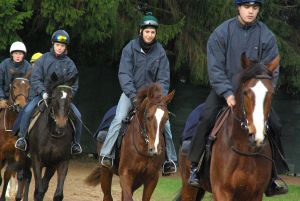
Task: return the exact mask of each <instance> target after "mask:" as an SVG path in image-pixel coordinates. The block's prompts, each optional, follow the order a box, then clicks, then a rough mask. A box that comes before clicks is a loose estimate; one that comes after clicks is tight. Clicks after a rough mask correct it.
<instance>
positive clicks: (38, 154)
mask: <svg viewBox="0 0 300 201" xmlns="http://www.w3.org/2000/svg"><path fill="white" fill-rule="evenodd" d="M52 77H55V78H52ZM51 78H52V80H54V81H55V80H57V77H56V76H51ZM67 80H68V79H67ZM75 80H76V78H72V79H71V80H68V81H65V80H58V81H55V82H54V84H53V85H52V87H50V88H49V89H48V90H47V91H49V92H50V94H51V96H50V102H49V104H48V107H46V108H45V110H44V111H43V112H42V113H41V114H40V116H39V118H38V119H37V121H36V123H35V124H34V126H33V128H32V129H31V130H30V131H29V153H30V155H31V159H32V167H33V172H34V178H35V191H34V200H35V201H41V200H43V199H44V196H45V193H46V192H47V190H48V186H49V181H50V179H51V178H52V176H53V175H54V173H55V172H56V171H57V187H56V191H55V194H54V197H53V200H55V201H60V200H63V187H64V181H65V178H66V175H67V172H68V164H69V160H70V158H71V143H72V139H73V132H74V129H73V126H72V123H71V121H70V118H69V114H70V112H71V100H72V88H71V87H70V86H71V85H72V84H73V83H74V81H75ZM43 167H45V172H44V175H42V169H43Z"/></svg>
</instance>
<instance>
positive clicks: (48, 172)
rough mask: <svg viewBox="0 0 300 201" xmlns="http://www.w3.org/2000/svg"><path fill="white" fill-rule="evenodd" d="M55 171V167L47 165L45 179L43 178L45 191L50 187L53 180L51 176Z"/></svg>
mask: <svg viewBox="0 0 300 201" xmlns="http://www.w3.org/2000/svg"><path fill="white" fill-rule="evenodd" d="M54 173H55V168H50V167H46V170H45V173H44V176H43V179H42V184H43V190H44V191H45V192H47V190H48V187H49V182H50V180H51V178H52V177H53V175H54Z"/></svg>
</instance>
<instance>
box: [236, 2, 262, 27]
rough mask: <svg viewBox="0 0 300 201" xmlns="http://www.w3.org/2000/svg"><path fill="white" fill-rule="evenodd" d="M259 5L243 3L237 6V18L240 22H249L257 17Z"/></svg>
mask: <svg viewBox="0 0 300 201" xmlns="http://www.w3.org/2000/svg"><path fill="white" fill-rule="evenodd" d="M259 8H260V7H259V5H258V4H254V5H250V4H243V5H240V6H238V12H239V20H240V22H241V23H242V24H251V23H252V22H254V21H255V20H256V18H257V15H258V12H259Z"/></svg>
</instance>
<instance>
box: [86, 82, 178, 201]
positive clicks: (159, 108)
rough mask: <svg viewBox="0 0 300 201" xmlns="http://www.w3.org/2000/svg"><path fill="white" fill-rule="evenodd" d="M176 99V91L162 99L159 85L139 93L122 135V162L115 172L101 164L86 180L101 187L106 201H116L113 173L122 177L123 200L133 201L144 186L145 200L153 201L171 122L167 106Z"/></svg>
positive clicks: (120, 158)
mask: <svg viewBox="0 0 300 201" xmlns="http://www.w3.org/2000/svg"><path fill="white" fill-rule="evenodd" d="M173 96H174V91H173V92H171V93H169V94H168V95H166V96H163V93H162V89H161V86H160V84H158V83H152V84H151V85H149V86H148V87H147V88H145V89H142V90H140V91H139V92H138V95H137V97H138V98H137V107H136V110H135V113H134V115H133V117H132V119H131V121H130V123H129V125H128V127H127V129H126V131H125V133H124V135H123V139H122V143H121V148H120V150H119V160H117V159H116V162H115V163H114V167H113V168H112V169H108V168H106V167H102V166H101V164H100V163H99V164H98V166H97V167H96V168H95V169H94V170H93V171H92V172H91V173H90V175H89V176H88V177H87V178H86V180H85V181H86V183H87V184H88V185H91V186H96V185H97V184H99V183H101V188H102V191H103V193H104V197H103V200H104V201H112V200H113V199H112V195H111V183H112V177H113V173H115V174H117V175H119V177H120V184H121V188H122V200H126V201H129V200H133V197H132V196H133V193H134V191H135V190H136V189H137V188H139V187H140V186H142V185H143V186H144V189H143V198H142V200H143V201H149V200H150V198H151V195H152V193H153V191H154V189H155V187H156V185H157V182H158V179H159V171H160V168H161V167H162V164H163V161H164V158H165V142H164V136H163V129H164V125H165V123H166V121H167V120H168V118H169V113H168V109H167V104H168V103H170V101H171V100H172V98H173ZM101 147H102V144H101V143H99V142H98V145H97V152H98V154H99V153H100V150H101ZM99 159H101V157H100V155H99Z"/></svg>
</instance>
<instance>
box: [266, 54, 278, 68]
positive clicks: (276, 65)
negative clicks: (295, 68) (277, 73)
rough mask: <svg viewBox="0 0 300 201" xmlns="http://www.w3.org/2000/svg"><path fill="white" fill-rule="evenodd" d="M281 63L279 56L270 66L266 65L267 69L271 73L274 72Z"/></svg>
mask: <svg viewBox="0 0 300 201" xmlns="http://www.w3.org/2000/svg"><path fill="white" fill-rule="evenodd" d="M279 62H280V56H279V55H277V56H276V57H275V58H274V59H273V60H272V61H271V63H269V64H266V66H267V68H268V69H269V70H270V71H272V72H273V71H274V70H275V69H276V68H277V67H278V66H279Z"/></svg>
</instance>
